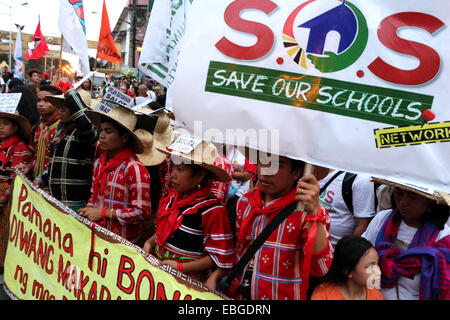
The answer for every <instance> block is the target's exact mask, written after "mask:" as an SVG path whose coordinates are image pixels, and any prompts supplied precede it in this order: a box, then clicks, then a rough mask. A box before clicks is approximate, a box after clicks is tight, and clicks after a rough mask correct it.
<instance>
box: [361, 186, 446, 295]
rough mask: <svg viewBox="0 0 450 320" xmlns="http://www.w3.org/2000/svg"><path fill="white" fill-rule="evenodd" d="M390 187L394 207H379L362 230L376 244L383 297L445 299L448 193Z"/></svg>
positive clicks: (364, 235) (405, 187)
mask: <svg viewBox="0 0 450 320" xmlns="http://www.w3.org/2000/svg"><path fill="white" fill-rule="evenodd" d="M375 182H379V183H382V184H386V185H390V186H393V187H394V193H393V208H392V209H388V210H384V211H380V212H379V213H378V214H377V215H376V216H375V218H374V219H373V220H372V222H371V223H370V224H369V226H368V227H367V230H366V232H365V233H364V234H363V235H362V236H363V237H365V238H366V239H367V240H369V241H370V242H371V243H372V244H373V245H374V246H375V248H376V249H377V251H378V255H379V257H380V267H381V271H382V278H381V288H382V290H381V291H382V294H383V298H384V299H385V300H418V299H420V300H436V299H445V300H447V299H450V267H449V262H450V256H449V249H450V228H449V227H448V226H447V225H446V224H445V223H446V221H447V219H448V217H449V208H448V206H449V205H450V201H449V195H447V194H444V193H441V192H437V191H435V192H434V193H433V194H429V193H425V192H422V191H421V190H419V189H418V188H417V189H416V188H414V187H409V186H404V185H401V184H398V183H394V182H391V181H387V180H383V179H375Z"/></svg>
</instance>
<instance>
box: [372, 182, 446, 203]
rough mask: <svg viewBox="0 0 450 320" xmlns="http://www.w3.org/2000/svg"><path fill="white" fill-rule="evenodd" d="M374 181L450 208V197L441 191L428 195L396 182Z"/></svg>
mask: <svg viewBox="0 0 450 320" xmlns="http://www.w3.org/2000/svg"><path fill="white" fill-rule="evenodd" d="M372 181H373V182H375V183H379V184H385V185H387V186H391V187H395V188H399V189H403V190H406V191H410V192H414V193H416V194H418V195H421V196H423V197H425V198H428V199H431V200H434V201H436V203H438V204H444V205H447V206H449V207H450V195H449V194H447V193H445V192H441V191H436V190H435V191H434V192H433V194H430V193H426V192H423V191H421V190H419V189H416V188H413V187H412V186H407V185H404V184H400V183H397V182H394V181H390V180H386V179H382V178H377V177H374V178H372Z"/></svg>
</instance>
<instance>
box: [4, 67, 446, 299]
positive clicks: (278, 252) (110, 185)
mask: <svg viewBox="0 0 450 320" xmlns="http://www.w3.org/2000/svg"><path fill="white" fill-rule="evenodd" d="M28 76H29V77H28V81H27V83H26V84H25V83H24V82H22V81H21V80H19V79H17V78H13V79H10V80H9V86H8V90H7V93H15V92H21V93H22V97H21V100H20V102H19V105H18V106H17V112H16V113H15V114H9V113H5V112H2V113H0V149H1V152H0V162H1V163H0V165H1V167H0V179H1V185H0V194H1V195H0V204H2V205H4V206H5V208H6V207H7V206H6V204H7V203H8V199H9V197H10V195H11V192H10V186H11V183H12V180H13V178H14V174H15V171H14V169H17V170H19V171H20V172H22V173H23V174H24V175H26V176H27V177H28V178H29V179H31V181H33V183H34V184H35V185H36V186H38V187H40V188H42V189H43V190H45V191H46V192H48V193H49V194H51V195H52V196H53V197H55V198H56V199H58V200H60V201H61V202H62V203H63V204H64V205H66V206H68V207H69V208H71V209H72V210H73V211H75V212H76V213H78V214H79V215H81V216H83V217H85V218H87V219H89V220H90V221H93V222H96V223H98V224H100V225H101V226H103V227H104V228H106V229H108V230H110V231H111V232H114V233H116V234H119V235H120V236H122V237H123V238H125V239H127V240H129V241H130V242H132V243H134V244H136V245H138V246H141V247H142V248H143V250H144V251H145V252H146V253H147V254H152V255H154V256H155V257H157V258H159V259H160V260H161V262H162V264H166V265H169V266H171V267H172V268H174V269H178V270H180V271H182V272H184V273H186V274H188V275H190V276H191V277H193V278H195V279H198V280H200V281H202V282H203V283H204V284H205V286H206V287H208V288H210V289H213V290H218V291H221V292H223V293H224V294H226V295H228V296H230V297H232V298H234V299H247V300H260V299H269V300H284V299H289V300H291V299H304V300H306V299H313V300H321V299H325V300H381V299H389V300H396V299H398V300H406V299H407V300H409V299H425V300H432V299H450V287H449V286H450V269H449V266H448V263H449V261H448V260H449V255H448V250H449V249H450V227H449V226H448V224H447V221H448V217H449V203H448V202H445V201H444V202H443V201H442V200H441V199H438V198H435V197H433V196H431V195H427V194H424V193H423V192H421V191H420V190H416V189H414V188H411V187H405V186H402V185H398V184H395V183H392V182H389V181H385V180H381V179H378V180H375V181H374V180H373V179H372V177H370V176H366V175H363V174H352V173H348V172H342V171H336V170H332V169H329V168H323V167H317V166H316V167H315V170H314V172H313V174H309V175H304V174H303V173H304V171H305V163H304V162H302V161H299V160H295V159H290V158H287V157H284V156H279V157H278V158H277V165H278V170H277V171H276V172H275V173H271V174H267V172H266V171H265V170H264V169H265V168H267V167H268V166H270V165H271V163H266V162H262V161H260V160H259V157H257V159H256V161H254V163H252V162H250V161H249V155H248V153H249V152H250V150H249V149H248V148H247V149H242V148H237V147H236V146H227V145H217V144H213V143H211V142H206V141H203V142H201V143H200V144H198V145H197V146H195V148H194V149H193V150H191V151H190V152H188V153H183V152H181V151H179V150H172V149H170V148H168V147H169V146H170V145H171V144H172V143H173V141H174V140H175V139H176V138H177V133H176V130H175V131H174V123H175V121H176V114H173V113H171V112H168V111H167V110H165V109H164V106H165V88H164V87H163V86H161V85H159V84H158V83H156V82H154V81H152V80H148V81H144V82H143V83H139V81H138V80H137V79H131V81H129V79H127V78H126V77H122V78H120V79H117V80H114V79H112V78H108V79H107V80H106V81H104V82H102V83H101V84H100V86H99V89H98V90H97V92H95V93H94V91H93V90H92V89H93V86H92V83H91V81H90V80H86V81H85V83H83V84H82V86H81V87H80V88H77V89H73V88H71V87H70V86H67V85H65V84H66V82H65V81H67V80H64V79H63V78H60V77H58V78H56V79H52V80H50V79H47V78H46V75H45V74H42V73H41V72H39V71H38V70H32V71H30V72H29V74H28ZM79 79H81V78H79ZM79 79H78V80H79ZM109 86H113V87H115V88H117V89H118V90H120V91H121V92H123V93H125V94H127V95H128V96H130V97H131V98H132V104H130V106H129V107H128V108H126V107H123V106H119V105H117V106H116V107H114V108H113V109H112V110H111V111H110V112H108V113H106V114H105V113H101V112H98V111H96V110H95V103H98V100H99V99H101V97H102V96H103V95H105V92H106V90H107V88H108V87H109ZM96 101H97V102H96ZM145 101H147V102H148V104H147V106H146V107H143V108H140V109H137V110H136V108H135V107H136V106H139V105H141V106H142V103H143V102H145ZM154 111H156V113H155V112H154ZM150 112H152V114H153V115H155V114H156V115H157V117H156V120H155V117H154V116H153V117H150V116H148V113H150ZM203 120H204V121H207V120H206V119H203ZM198 149H199V150H201V152H196V151H197V150H198ZM199 155H200V156H199ZM266 159H267V157H266ZM299 203H301V204H302V205H303V207H300V206H299ZM282 214H283V215H284V216H285V217H284V218H283V219H281V220H280V221H277V219H275V218H277V217H278V216H281V215H282ZM1 217H2V219H0V222H1V225H2V230H1V232H2V236H3V237H5V235H6V234H7V229H6V230H5V226H6V225H7V212H6V210H4V211H3V213H2V215H1ZM275 223H277V224H275ZM272 224H273V225H274V228H275V229H274V231H271V232H265V231H266V228H269V226H271V225H272ZM265 233H267V236H266V238H265V239H262V238H261V237H262V234H265ZM261 239H262V240H261ZM2 242H3V241H2ZM256 244H258V245H259V247H256ZM254 247H255V250H256V251H254V253H253V254H252V255H250V254H248V252H249V250H252V249H253V248H254ZM1 249H2V252H1V254H2V257H1V258H2V260H3V258H4V249H5V248H3V247H2V248H1ZM247 256H248V262H246V263H245V264H242V263H239V262H240V261H243V259H244V258H245V259H247ZM241 259H242V260H241ZM2 265H3V261H2Z"/></svg>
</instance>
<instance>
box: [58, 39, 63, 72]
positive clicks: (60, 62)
mask: <svg viewBox="0 0 450 320" xmlns="http://www.w3.org/2000/svg"><path fill="white" fill-rule="evenodd" d="M63 42H64V36H63V35H62V33H61V48H60V49H59V67H60V68H61V70H62V52H63Z"/></svg>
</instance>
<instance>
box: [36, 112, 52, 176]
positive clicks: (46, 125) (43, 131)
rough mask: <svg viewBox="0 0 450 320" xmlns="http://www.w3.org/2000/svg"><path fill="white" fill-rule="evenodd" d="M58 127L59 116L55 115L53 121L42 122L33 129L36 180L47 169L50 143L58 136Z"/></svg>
mask: <svg viewBox="0 0 450 320" xmlns="http://www.w3.org/2000/svg"><path fill="white" fill-rule="evenodd" d="M58 125H59V119H58V114H57V113H55V115H54V116H53V118H52V119H50V120H48V121H47V122H43V121H41V122H40V123H39V124H37V125H35V126H34V127H33V130H32V136H31V140H30V149H31V151H32V152H33V153H34V158H33V166H34V178H37V177H39V175H40V174H41V173H42V172H43V171H44V170H45V169H47V166H48V162H49V158H50V143H51V142H52V140H53V138H54V137H55V135H56V131H57V129H58Z"/></svg>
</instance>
